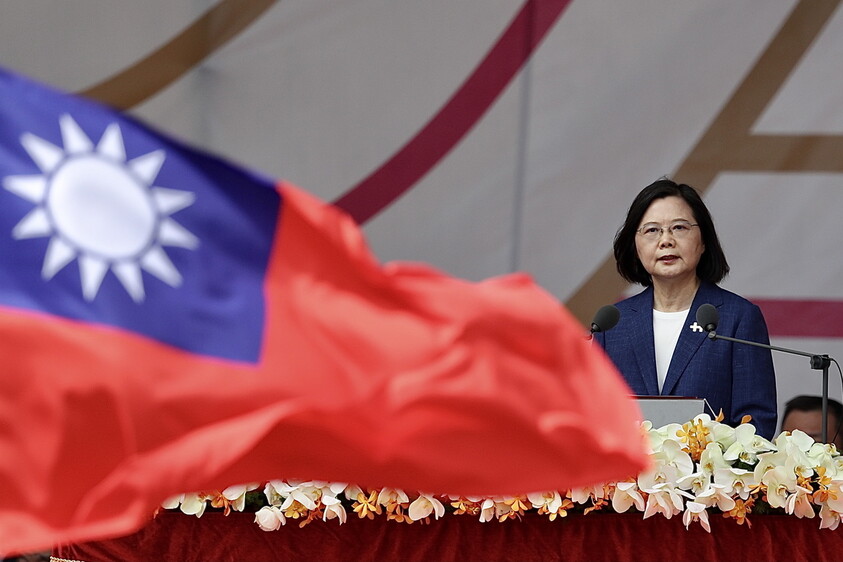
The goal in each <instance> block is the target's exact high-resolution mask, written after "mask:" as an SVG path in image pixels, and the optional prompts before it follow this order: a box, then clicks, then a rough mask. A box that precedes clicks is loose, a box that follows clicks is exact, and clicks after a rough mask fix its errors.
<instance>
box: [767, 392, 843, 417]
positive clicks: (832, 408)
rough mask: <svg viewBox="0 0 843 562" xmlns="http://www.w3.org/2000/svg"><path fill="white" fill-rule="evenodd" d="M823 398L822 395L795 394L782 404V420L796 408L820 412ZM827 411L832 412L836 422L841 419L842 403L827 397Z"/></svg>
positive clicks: (800, 410)
mask: <svg viewBox="0 0 843 562" xmlns="http://www.w3.org/2000/svg"><path fill="white" fill-rule="evenodd" d="M822 409H823V399H822V396H808V395H805V394H802V395H800V396H795V397H793V398H791V399H790V400H788V401H787V403H786V404H785V406H784V414H783V415H782V422H784V420H785V419H786V418H787V415H788V414H789V413H790V412H792V411H794V410H797V411H799V412H813V411H817V412H822ZM828 413H829V414H834V417H835V418H836V419H837V421H838V422H840V421H843V404H841V403H840V402H838V401H837V400H835V399H834V398H829V399H828Z"/></svg>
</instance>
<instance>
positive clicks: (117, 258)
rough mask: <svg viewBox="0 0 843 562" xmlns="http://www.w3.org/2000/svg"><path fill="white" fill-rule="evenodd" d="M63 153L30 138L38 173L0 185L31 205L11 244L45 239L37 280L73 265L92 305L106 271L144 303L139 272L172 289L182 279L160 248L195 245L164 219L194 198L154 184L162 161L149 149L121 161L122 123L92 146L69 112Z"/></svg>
mask: <svg viewBox="0 0 843 562" xmlns="http://www.w3.org/2000/svg"><path fill="white" fill-rule="evenodd" d="M59 125H60V127H61V134H62V140H63V144H64V148H63V149H62V148H59V147H57V146H55V145H54V144H52V143H50V142H48V141H46V140H44V139H42V138H40V137H37V136H35V135H33V134H31V133H24V134H23V135H22V136H21V145H23V147H24V149H26V151H27V153H28V154H29V156H30V158H32V160H33V161H34V162H35V163H36V164H37V165H38V167H39V168H40V169H41V171H42V172H43V173H42V174H36V175H25V176H24V175H21V176H8V177H6V178H5V179H4V181H3V187H4V188H6V189H7V190H8V191H11V192H12V193H14V194H15V195H18V196H20V197H22V198H24V199H26V200H28V201H31V202H32V203H35V205H36V207H35V209H33V210H32V211H31V212H29V213H28V214H27V215H26V216H25V217H23V219H21V221H20V222H19V223H18V224H17V225H15V227H14V229H13V230H12V236H13V237H14V238H15V239H16V240H20V239H24V238H38V237H45V236H50V237H51V238H50V242H49V244H48V246H47V252H46V255H45V256H44V263H43V266H42V268H41V277H42V278H43V279H45V280H50V279H52V277H53V276H54V275H55V274H56V273H58V272H59V271H61V269H62V268H63V267H64V266H66V265H67V264H68V263H70V262H71V261H73V259H74V258H77V259H78V260H79V273H80V277H81V281H82V295H83V296H84V297H85V299H86V300H88V301H92V300H93V299H94V298H95V297H96V296H97V292H98V291H99V288H100V285H101V284H102V280H103V278H104V277H105V274H106V273H107V272H108V270H109V269H111V271H112V272H114V275H115V276H116V277H117V279H118V280H119V281H120V283H121V284H122V285H123V287H124V288H125V289H126V292H127V293H129V296H131V298H132V300H134V301H135V302H142V301H143V300H144V297H145V295H146V293H145V291H144V285H143V278H142V277H141V269H143V270H144V271H147V272H148V273H150V274H152V275H154V276H155V277H157V278H158V279H160V280H161V281H163V282H165V283H167V284H168V285H170V286H172V287H177V286H179V285H180V284H181V282H182V276H181V274H180V273H179V271H178V269H176V267H175V265H173V262H172V261H170V258H169V257H168V256H167V254H166V252H165V251H164V249H163V248H162V246H178V247H182V248H189V249H194V248H196V247H197V245H198V243H199V241H198V239H197V238H196V236H194V235H193V234H192V233H190V232H189V231H188V230H187V229H185V228H184V227H183V226H181V225H180V224H178V223H177V222H176V221H174V220H173V219H172V218H170V216H169V215H171V214H172V213H174V212H176V211H178V210H180V209H184V208H185V207H188V206H190V205H192V204H193V201H194V199H195V197H194V195H193V193H191V192H189V191H182V190H177V189H167V188H164V187H154V186H153V182H154V181H155V178H156V176H157V175H158V171H159V170H160V169H161V165H162V164H163V163H164V158H165V157H166V155H165V153H164V151H163V150H155V151H153V152H150V153H148V154H145V155H143V156H139V157H137V158H134V159H132V160H128V161H127V160H126V150H125V148H124V145H123V135H122V133H121V131H120V126H119V125H118V124H117V123H112V124H111V125H109V126H108V128H107V129H106V130H105V132H104V133H103V135H102V138H101V139H100V141H99V144H97V146H96V147H94V144H93V143H92V142H91V140H90V139H89V138H88V136H87V135H86V134H85V132H84V131H83V130H82V129H81V128H80V127H79V125H78V124H77V123H76V121H74V120H73V118H72V117H71V116H70V115H62V116H61V118H60V119H59Z"/></svg>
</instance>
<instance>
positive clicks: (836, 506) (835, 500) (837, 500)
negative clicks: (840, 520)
mask: <svg viewBox="0 0 843 562" xmlns="http://www.w3.org/2000/svg"><path fill="white" fill-rule="evenodd" d="M825 504H826V505H828V507H829V508H830V509H832V510H834V511H836V512H837V513H843V480H832V481H831V482H830V483H829V484H828V499H827V500H826V502H825Z"/></svg>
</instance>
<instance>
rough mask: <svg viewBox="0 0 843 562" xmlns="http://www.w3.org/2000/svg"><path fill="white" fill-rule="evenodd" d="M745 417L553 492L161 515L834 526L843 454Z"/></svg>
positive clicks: (262, 505) (341, 500)
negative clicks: (639, 467) (611, 474)
mask: <svg viewBox="0 0 843 562" xmlns="http://www.w3.org/2000/svg"><path fill="white" fill-rule="evenodd" d="M748 421H749V420H748V419H746V420H744V423H741V424H740V425H739V426H738V427H736V428H733V427H730V426H728V425H725V424H723V423H720V418H719V417H718V419H715V420H712V419H711V417H710V416H708V415H706V414H701V415H699V416H697V417H696V418H694V419H693V420H691V421H689V422H687V423H685V424H683V425H680V424H668V425H665V426H663V427H659V428H654V427H652V424H651V423H650V422H648V421H645V422H643V423H642V426H641V427H642V431H643V432H644V433H645V434H646V435H647V437H648V440H649V443H650V446H651V451H650V457H651V461H652V462H651V466H650V468H649V469H648V470H647V471H645V472H643V473H641V474H638V475H637V476H634V477H630V478H628V479H626V480H621V481H617V482H611V483H604V484H598V485H595V486H589V487H586V488H580V489H573V490H565V491H547V492H537V493H530V494H524V495H520V496H514V497H458V496H440V495H433V494H428V493H422V492H417V493H415V494H408V493H407V492H405V491H404V490H399V489H394V488H383V489H381V490H363V489H361V488H360V487H358V486H355V485H348V484H340V483H329V482H316V481H310V482H293V481H284V480H273V481H270V482H267V483H265V484H263V487H262V490H261V485H260V484H249V485H243V486H232V487H230V488H227V489H225V490H223V491H222V492H211V493H198V494H182V495H180V496H177V497H174V498H171V499H170V500H168V501H166V502H165V503H164V504H163V505H162V507H163V508H164V509H180V510H181V511H182V512H183V513H186V514H189V515H195V516H196V517H201V516H202V514H203V513H204V512H205V509H206V507H207V506H208V505H210V506H211V507H212V508H216V509H221V510H224V511H225V513H226V515H227V514H228V513H229V512H230V511H231V510H235V511H244V510H247V511H254V512H255V522H256V523H257V525H258V526H259V527H260V528H261V529H263V530H264V531H274V530H277V529H279V528H280V527H281V526H282V525H286V524H287V523H288V522H289V521H291V520H293V521H297V522H298V525H299V526H300V527H303V526H305V525H307V524H309V523H310V522H311V521H315V520H321V521H328V520H331V519H336V520H337V521H338V522H339V523H340V524H342V523H344V522H345V521H346V518H347V517H348V516H349V511H350V512H351V513H353V514H356V515H357V516H358V517H360V518H364V517H366V518H369V519H373V518H374V517H376V516H377V517H386V519H387V520H390V521H396V522H399V523H415V522H420V523H429V522H430V520H431V517H432V518H433V519H439V518H441V517H443V516H444V515H445V514H446V513H450V514H452V515H468V516H473V517H477V518H478V519H479V520H480V521H481V522H488V521H492V520H493V519H496V520H497V521H500V522H504V521H507V520H509V519H518V518H520V517H521V516H523V515H524V514H525V512H527V511H529V510H536V511H537V512H538V514H540V515H546V516H547V517H548V518H549V519H550V520H556V519H557V518H564V517H566V516H568V515H569V514H570V513H582V514H588V513H590V512H593V511H597V510H612V511H614V512H617V513H624V512H627V511H629V510H630V509H634V510H637V511H638V512H643V518H644V519H646V518H648V517H651V516H653V515H656V514H661V515H663V516H664V517H666V518H668V519H669V518H671V517H674V516H679V515H681V516H682V520H683V522H684V524H685V527H686V528H688V527H689V526H690V525H691V524H692V523H699V524H700V525H702V527H703V528H704V529H705V530H706V531H708V532H709V533H710V532H711V527H710V524H709V516H710V515H713V514H721V515H722V517H726V518H730V519H733V520H735V521H736V522H737V524H739V525H743V524H746V525H747V526H751V523H750V519H749V515H750V514H752V513H756V514H760V513H786V514H789V515H794V516H796V517H800V518H801V517H807V518H814V517H816V516H817V515H819V520H820V523H819V527H820V528H821V529H832V530H833V529H836V528H837V526H838V525H839V524H840V517H841V513H843V457H841V456H840V454H839V453H838V451H837V449H836V448H835V447H834V446H833V445H827V444H822V443H816V442H814V440H813V439H812V438H811V437H809V436H808V435H806V434H805V433H803V432H801V431H794V432H793V433H789V432H783V433H781V434H780V435H779V436H778V437H777V438H776V439H775V442H771V441H769V440H767V439H764V438H763V437H761V436H759V435H756V433H755V427H754V426H753V425H751V424H749V423H747V422H748Z"/></svg>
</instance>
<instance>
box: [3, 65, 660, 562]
mask: <svg viewBox="0 0 843 562" xmlns="http://www.w3.org/2000/svg"><path fill="white" fill-rule="evenodd" d="M0 259H2V265H0V361H2V375H1V376H0V552H5V553H9V552H16V551H17V552H19V551H29V550H35V549H40V548H46V547H49V546H51V545H53V544H56V543H58V542H67V541H81V540H89V539H96V538H103V537H108V536H117V535H122V534H127V533H129V532H131V531H133V530H135V529H137V528H138V527H139V526H141V525H142V524H143V523H144V522H145V521H147V520H148V519H149V517H150V516H151V514H152V513H153V511H154V510H155V508H156V506H157V505H159V503H160V502H161V501H162V500H164V499H165V498H167V497H169V496H172V495H174V494H178V493H181V492H192V491H202V490H212V489H222V488H223V487H226V486H228V485H234V484H242V483H247V482H256V481H263V480H268V479H274V478H287V479H304V480H311V479H318V480H327V481H335V482H350V483H356V484H358V485H360V486H364V487H366V486H371V487H374V486H378V487H380V486H391V487H398V488H405V489H408V490H425V491H428V492H431V493H456V494H516V493H526V492H531V491H544V490H560V489H565V488H568V487H572V486H580V485H587V484H593V483H597V482H601V481H606V480H610V479H616V478H625V477H628V476H631V475H635V474H637V472H638V471H640V470H641V469H642V468H643V467H644V466H645V463H646V454H645V448H644V444H643V442H642V438H641V434H640V432H639V428H638V425H637V423H636V422H637V419H638V417H639V412H638V411H637V409H636V406H635V405H634V403H633V402H632V401H631V400H630V399H629V398H628V397H627V395H628V389H627V388H626V386H625V385H624V383H623V382H622V381H621V378H620V376H619V375H618V373H617V372H616V371H615V369H614V367H613V366H612V365H611V363H610V362H609V361H608V360H607V358H606V357H605V356H604V355H603V353H602V351H600V350H598V349H597V348H595V347H592V346H591V345H589V343H588V342H587V341H586V338H585V333H584V330H583V329H582V327H581V326H580V325H579V324H578V323H577V322H576V321H575V320H574V319H573V318H572V317H571V316H570V315H569V313H568V312H566V310H565V309H564V308H563V307H562V306H561V305H560V303H559V302H557V301H556V300H555V299H554V298H552V297H551V296H550V295H549V294H547V293H546V292H545V291H543V290H542V289H540V288H539V287H537V286H536V285H535V284H534V283H533V282H532V281H531V280H530V278H529V277H528V276H526V275H523V274H513V275H507V276H502V277H499V278H495V279H490V280H487V281H484V282H480V283H471V282H468V281H464V280H460V279H456V278H453V277H449V276H446V275H444V274H442V273H439V272H437V271H435V270H434V269H432V268H430V267H427V266H424V265H420V264H386V265H383V264H380V263H378V262H377V261H376V259H375V258H374V257H373V255H372V254H371V252H370V251H369V250H368V248H367V246H366V244H365V242H364V240H363V237H362V235H361V233H360V231H359V229H358V228H357V226H356V225H355V224H354V223H353V221H352V220H351V219H349V218H348V217H347V216H346V215H345V214H343V213H342V212H341V211H339V210H338V209H336V208H334V207H332V206H330V205H326V204H324V203H322V202H320V201H318V200H317V199H315V198H314V197H312V196H310V195H308V194H307V193H306V192H304V191H302V190H300V189H298V188H296V187H294V186H291V185H288V184H285V183H283V182H278V181H275V180H273V179H270V178H267V177H265V176H263V175H261V174H258V173H253V172H250V171H247V170H244V169H242V168H239V167H237V166H235V165H232V164H230V163H227V162H225V161H223V160H221V159H219V158H216V157H213V156H211V155H208V154H204V153H202V152H200V151H198V150H195V149H192V148H190V147H187V146H185V145H184V144H182V143H180V142H178V141H176V140H174V139H171V138H168V137H166V136H164V135H162V134H160V133H157V132H155V131H153V130H151V129H150V128H149V127H147V126H144V125H143V124H141V123H139V122H138V121H136V120H135V119H133V118H131V117H129V116H127V115H125V114H121V113H119V112H116V111H114V110H112V109H110V108H107V107H104V106H102V105H98V104H96V103H93V102H91V101H89V100H85V99H81V98H78V97H74V96H71V95H68V94H64V93H61V92H57V91H55V90H53V89H50V88H48V87H46V86H43V85H40V84H37V83H34V82H32V81H30V80H28V79H26V78H23V77H21V76H17V75H15V74H13V73H10V72H4V71H0Z"/></svg>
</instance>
